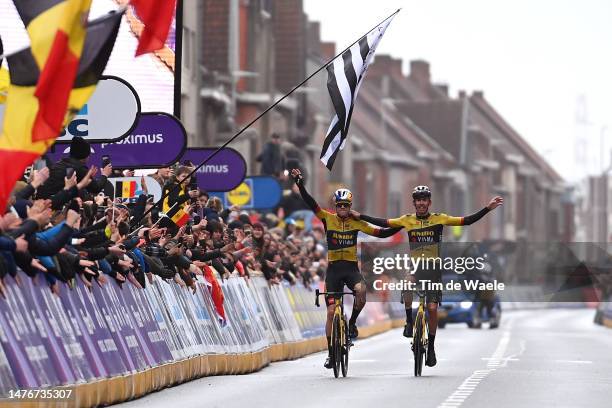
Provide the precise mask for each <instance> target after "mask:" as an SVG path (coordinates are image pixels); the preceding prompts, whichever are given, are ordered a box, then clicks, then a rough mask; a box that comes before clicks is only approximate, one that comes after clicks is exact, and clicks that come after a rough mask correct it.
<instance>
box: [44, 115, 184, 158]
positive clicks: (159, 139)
mask: <svg viewBox="0 0 612 408" xmlns="http://www.w3.org/2000/svg"><path fill="white" fill-rule="evenodd" d="M186 146H187V135H186V133H185V128H183V125H182V124H181V122H180V121H179V120H178V119H176V118H175V117H174V116H172V115H170V114H167V113H163V112H158V113H143V114H141V115H139V116H138V123H137V125H136V128H135V129H134V131H133V132H131V133H130V134H129V135H127V136H126V137H124V138H123V139H121V140H118V141H116V142H113V143H92V144H91V156H89V159H88V163H89V164H90V165H95V166H100V165H101V164H102V158H103V156H109V157H110V160H111V162H112V163H113V166H114V167H115V168H122V169H124V168H137V169H146V168H159V167H165V166H170V165H172V164H174V163H176V162H177V161H178V160H179V159H180V158H181V156H182V155H183V153H184V151H185V148H186ZM69 153H70V146H67V145H59V144H57V145H55V146H53V147H51V149H49V151H48V152H47V153H46V156H47V157H48V158H49V159H51V160H52V161H54V162H57V161H59V160H61V159H62V158H63V157H66V156H67V155H68V154H69Z"/></svg>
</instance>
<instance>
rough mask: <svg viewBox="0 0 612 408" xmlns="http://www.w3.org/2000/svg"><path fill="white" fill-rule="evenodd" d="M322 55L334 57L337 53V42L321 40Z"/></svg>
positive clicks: (327, 57) (325, 57) (327, 58)
mask: <svg viewBox="0 0 612 408" xmlns="http://www.w3.org/2000/svg"><path fill="white" fill-rule="evenodd" d="M320 52H321V56H322V57H323V58H324V59H326V60H329V59H332V58H334V56H335V55H336V43H335V42H325V41H324V42H321V49H320Z"/></svg>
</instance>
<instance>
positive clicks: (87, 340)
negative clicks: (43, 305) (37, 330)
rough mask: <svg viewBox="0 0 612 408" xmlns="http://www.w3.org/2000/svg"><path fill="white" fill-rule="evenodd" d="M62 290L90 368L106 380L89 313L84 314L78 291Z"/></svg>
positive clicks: (67, 288)
mask: <svg viewBox="0 0 612 408" xmlns="http://www.w3.org/2000/svg"><path fill="white" fill-rule="evenodd" d="M76 282H77V283H81V284H82V282H81V278H80V277H79V278H77V279H76ZM62 289H65V290H61V291H60V299H61V301H62V306H63V307H64V310H65V312H66V314H67V316H68V319H70V322H71V323H72V327H73V329H74V334H75V336H76V338H77V340H78V341H79V343H80V344H81V347H82V348H83V351H84V352H85V358H86V360H87V362H88V364H89V367H90V369H91V371H92V373H93V375H94V376H95V377H96V378H105V377H107V376H108V373H107V372H106V369H105V367H104V364H103V363H102V359H101V358H100V353H99V350H98V349H97V348H96V345H95V343H94V341H93V339H92V337H91V335H92V334H93V329H92V325H91V324H90V321H89V319H88V318H87V313H86V312H85V313H84V306H83V305H82V304H81V301H80V299H79V297H78V296H77V289H76V288H75V289H71V288H69V287H67V286H66V287H65V288H62Z"/></svg>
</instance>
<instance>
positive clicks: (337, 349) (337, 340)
mask: <svg viewBox="0 0 612 408" xmlns="http://www.w3.org/2000/svg"><path fill="white" fill-rule="evenodd" d="M340 330H341V328H340V318H339V317H338V316H337V315H336V316H334V320H333V322H332V336H331V342H332V362H333V366H334V377H336V378H338V375H339V374H340V361H341V360H342V346H341V332H340Z"/></svg>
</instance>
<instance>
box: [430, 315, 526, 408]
mask: <svg viewBox="0 0 612 408" xmlns="http://www.w3.org/2000/svg"><path fill="white" fill-rule="evenodd" d="M511 323H512V321H511V322H510V324H509V325H508V327H507V329H506V331H504V332H503V334H502V337H501V339H499V343H498V344H497V348H496V349H495V351H494V352H493V355H492V356H491V357H488V358H483V360H486V361H487V368H486V369H483V370H476V371H474V372H473V373H472V374H471V375H470V376H469V377H467V378H466V379H465V380H464V381H463V382H462V383H461V385H459V387H457V389H456V390H455V391H454V392H453V393H452V394H451V395H450V396H449V397H448V398H446V400H444V402H442V403H441V404H440V405H438V408H451V407H453V408H456V407H459V406H461V404H463V402H464V401H465V400H466V399H467V398H468V397H469V396H470V395H472V393H473V392H474V390H475V389H476V387H478V384H480V382H481V381H482V380H484V379H485V378H487V377H488V376H489V375H490V374H491V373H492V372H494V371H495V370H497V369H498V368H499V367H505V366H506V364H507V363H508V361H516V360H517V359H516V358H514V357H516V355H520V354H522V353H523V351H525V342H524V341H522V342H521V351H520V352H519V353H517V354H515V355H513V356H509V357H506V358H504V354H506V350H507V349H508V344H510V328H511V326H512V324H511Z"/></svg>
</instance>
